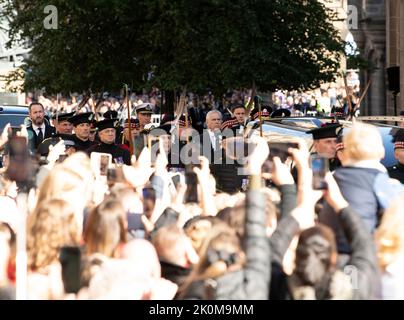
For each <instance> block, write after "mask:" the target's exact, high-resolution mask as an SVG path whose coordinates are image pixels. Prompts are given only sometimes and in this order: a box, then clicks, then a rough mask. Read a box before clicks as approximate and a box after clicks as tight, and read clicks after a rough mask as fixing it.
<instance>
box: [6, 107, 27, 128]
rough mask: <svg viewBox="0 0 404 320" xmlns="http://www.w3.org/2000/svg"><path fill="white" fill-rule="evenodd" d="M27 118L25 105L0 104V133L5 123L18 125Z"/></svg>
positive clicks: (13, 125)
mask: <svg viewBox="0 0 404 320" xmlns="http://www.w3.org/2000/svg"><path fill="white" fill-rule="evenodd" d="M27 118H28V107H27V106H0V133H1V132H3V129H4V127H5V126H6V125H7V123H10V125H11V126H12V127H19V126H20V125H22V124H24V123H25V121H26V119H27Z"/></svg>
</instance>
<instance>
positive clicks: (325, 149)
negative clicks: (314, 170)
mask: <svg viewBox="0 0 404 320" xmlns="http://www.w3.org/2000/svg"><path fill="white" fill-rule="evenodd" d="M341 130H342V125H341V124H339V123H331V124H324V125H323V126H322V127H320V128H316V129H312V130H310V131H307V132H306V133H307V134H312V135H313V140H314V143H313V147H314V149H315V150H314V151H315V152H314V153H315V154H317V155H319V156H321V157H324V158H327V159H329V162H330V163H329V165H330V166H329V168H330V171H334V170H335V169H336V166H337V163H336V161H335V158H336V153H337V137H338V136H339V135H340V134H341Z"/></svg>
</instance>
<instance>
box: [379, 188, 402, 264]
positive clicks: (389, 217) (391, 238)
mask: <svg viewBox="0 0 404 320" xmlns="http://www.w3.org/2000/svg"><path fill="white" fill-rule="evenodd" d="M403 203H404V195H402V196H401V197H400V198H398V199H397V201H395V202H394V203H393V204H392V205H391V206H390V207H389V208H388V209H387V210H386V212H385V213H384V214H383V217H382V220H381V223H380V226H379V228H378V229H377V230H376V233H375V236H376V243H377V247H378V252H377V254H378V257H379V264H380V266H381V268H382V269H383V270H384V269H385V268H386V267H387V266H388V265H389V264H390V263H392V262H393V261H394V260H395V259H396V258H397V257H398V256H399V255H404V211H403V209H402V205H403Z"/></svg>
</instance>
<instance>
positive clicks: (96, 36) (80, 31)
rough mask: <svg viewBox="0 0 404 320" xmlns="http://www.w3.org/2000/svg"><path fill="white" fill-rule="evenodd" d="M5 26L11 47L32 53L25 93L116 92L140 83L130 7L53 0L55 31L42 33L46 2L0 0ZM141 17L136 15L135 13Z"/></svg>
mask: <svg viewBox="0 0 404 320" xmlns="http://www.w3.org/2000/svg"><path fill="white" fill-rule="evenodd" d="M0 3H2V4H3V5H4V10H3V12H2V15H4V16H6V17H7V18H8V19H9V21H10V39H11V41H10V45H11V44H12V43H13V42H15V41H24V42H25V43H27V45H28V46H29V47H30V48H31V52H30V57H29V59H28V60H27V61H26V63H25V65H24V66H23V70H24V71H25V88H26V89H38V88H44V89H45V90H46V92H48V93H56V92H74V91H77V92H80V91H82V90H86V89H92V90H93V91H94V92H99V91H102V90H107V89H108V90H119V88H121V87H122V84H123V83H135V84H137V85H140V84H141V83H143V73H142V70H141V67H140V65H139V64H138V62H137V60H136V59H135V58H134V57H135V56H136V54H137V49H138V44H137V41H136V40H137V39H138V34H137V28H136V21H137V19H139V20H140V19H141V16H137V15H136V12H137V11H136V10H133V8H132V6H131V5H130V3H129V1H126V2H125V1H119V0H104V1H103V0H89V1H79V0H55V1H52V5H54V6H55V7H56V8H57V10H58V23H57V29H49V30H47V29H45V27H44V24H43V21H44V18H45V17H46V16H47V14H45V13H44V8H45V7H46V6H47V5H49V1H46V0H38V1H20V0H6V1H5V0H1V1H0ZM139 13H140V12H139Z"/></svg>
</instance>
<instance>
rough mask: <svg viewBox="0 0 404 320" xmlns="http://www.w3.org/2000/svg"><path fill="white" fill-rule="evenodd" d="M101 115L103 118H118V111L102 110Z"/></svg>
mask: <svg viewBox="0 0 404 320" xmlns="http://www.w3.org/2000/svg"><path fill="white" fill-rule="evenodd" d="M102 116H103V117H104V119H115V118H118V112H117V111H115V110H108V111H106V112H104V114H103V115H102Z"/></svg>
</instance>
